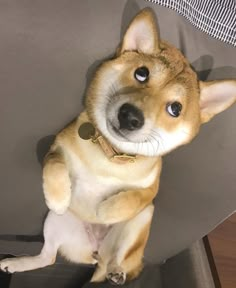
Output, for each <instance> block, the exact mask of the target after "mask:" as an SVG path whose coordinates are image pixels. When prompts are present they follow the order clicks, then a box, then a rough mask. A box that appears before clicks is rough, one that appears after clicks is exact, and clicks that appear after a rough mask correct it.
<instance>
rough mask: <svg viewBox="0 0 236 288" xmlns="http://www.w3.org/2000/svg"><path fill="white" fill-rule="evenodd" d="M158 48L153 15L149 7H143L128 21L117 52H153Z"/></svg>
mask: <svg viewBox="0 0 236 288" xmlns="http://www.w3.org/2000/svg"><path fill="white" fill-rule="evenodd" d="M159 50H160V48H159V35H158V32H157V25H156V19H155V16H154V14H153V12H152V10H151V9H150V8H145V9H143V10H142V11H141V12H140V13H138V14H137V15H136V16H135V17H134V19H133V20H132V22H131V23H130V25H129V27H128V29H127V31H126V33H125V36H124V38H123V42H122V45H121V49H120V51H119V52H120V53H123V52H125V51H138V52H142V53H145V54H153V53H156V52H158V51H159Z"/></svg>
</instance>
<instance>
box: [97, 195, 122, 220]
mask: <svg viewBox="0 0 236 288" xmlns="http://www.w3.org/2000/svg"><path fill="white" fill-rule="evenodd" d="M117 212H118V213H117ZM97 218H98V220H99V221H101V222H102V223H104V224H112V223H115V222H119V218H120V209H118V210H117V209H116V207H115V202H114V201H113V199H108V200H105V201H103V202H102V203H100V204H99V206H98V209H97Z"/></svg>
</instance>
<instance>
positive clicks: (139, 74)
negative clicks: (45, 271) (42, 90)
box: [0, 9, 236, 285]
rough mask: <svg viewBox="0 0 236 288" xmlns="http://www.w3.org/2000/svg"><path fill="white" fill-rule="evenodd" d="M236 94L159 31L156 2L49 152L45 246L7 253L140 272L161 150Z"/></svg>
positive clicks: (18, 266) (186, 138)
mask: <svg viewBox="0 0 236 288" xmlns="http://www.w3.org/2000/svg"><path fill="white" fill-rule="evenodd" d="M235 101H236V81H235V80H221V81H210V82H201V81H199V80H198V79H197V76H196V73H195V72H194V71H193V70H192V68H191V66H190V64H189V63H188V61H187V60H186V59H185V58H184V56H183V55H182V54H181V52H180V51H179V50H178V49H176V48H175V47H173V46H172V45H170V44H169V43H167V42H165V41H161V40H160V37H159V34H158V32H157V27H156V21H155V17H154V15H153V13H152V11H151V10H150V9H144V10H142V11H141V12H140V13H139V14H138V15H137V16H136V17H135V18H134V19H133V21H132V22H131V24H130V25H129V27H128V29H127V31H126V33H125V35H124V38H123V40H122V43H121V44H120V46H119V48H118V49H117V51H116V55H115V56H114V58H113V59H110V60H108V61H105V62H104V63H103V64H102V65H101V66H100V67H99V68H98V70H97V72H96V74H95V76H94V78H93V80H92V82H91V84H90V86H89V88H88V91H87V96H86V105H85V106H86V107H85V110H84V111H83V112H82V113H81V114H80V115H79V117H78V118H77V119H76V120H75V121H74V122H72V123H71V124H70V125H69V126H67V127H66V128H65V129H63V130H62V131H61V132H60V133H59V134H58V135H57V137H56V140H55V142H54V144H53V145H52V146H51V149H50V151H49V152H48V154H47V155H46V157H45V161H44V167H43V190H44V195H45V200H46V203H47V205H48V207H49V209H50V212H49V214H48V216H47V219H46V221H45V225H44V239H45V243H44V247H43V249H42V251H41V253H40V254H39V255H37V256H27V257H17V258H11V259H4V260H2V261H1V262H0V268H1V270H3V271H6V272H10V273H14V272H22V271H27V270H31V269H37V268H41V267H45V266H47V265H52V264H53V263H54V262H55V259H56V255H57V252H58V251H59V252H60V253H61V254H62V255H64V256H65V257H66V258H67V259H68V260H69V261H72V262H75V263H88V264H97V268H96V271H95V273H94V276H93V278H92V281H104V280H105V279H108V280H109V281H110V282H112V283H114V284H118V285H121V284H124V283H125V281H126V280H130V279H133V278H135V277H137V276H138V275H139V273H140V271H141V269H142V257H143V252H144V248H145V245H146V242H147V239H148V235H149V229H150V225H151V220H152V215H153V210H154V207H153V204H152V201H153V199H154V198H155V196H156V194H157V191H158V186H159V181H160V173H161V158H162V156H163V155H165V154H166V153H168V152H170V151H172V150H173V149H175V148H177V147H179V146H180V145H184V144H187V143H189V142H190V141H191V140H192V139H193V138H194V137H195V136H196V135H197V134H198V131H199V128H200V126H201V124H202V123H205V122H207V121H209V120H210V119H211V118H212V117H213V116H214V115H216V114H218V113H220V112H222V111H223V110H225V109H226V108H228V107H230V106H231V105H232V104H233V103H234V102H235Z"/></svg>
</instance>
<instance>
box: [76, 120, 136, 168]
mask: <svg viewBox="0 0 236 288" xmlns="http://www.w3.org/2000/svg"><path fill="white" fill-rule="evenodd" d="M78 133H79V136H80V138H82V139H84V140H91V141H92V142H93V143H96V144H99V145H100V147H101V148H102V150H103V152H104V154H105V155H106V156H107V157H108V158H109V159H110V160H111V161H112V162H115V163H118V164H126V163H134V162H135V159H136V156H135V155H129V154H124V153H121V152H119V151H118V149H116V148H114V147H113V146H111V144H110V143H109V142H108V141H107V140H106V138H105V137H104V136H102V135H101V134H100V133H99V132H98V130H96V129H95V127H94V126H93V124H92V123H90V122H85V123H83V124H81V125H80V127H79V130H78Z"/></svg>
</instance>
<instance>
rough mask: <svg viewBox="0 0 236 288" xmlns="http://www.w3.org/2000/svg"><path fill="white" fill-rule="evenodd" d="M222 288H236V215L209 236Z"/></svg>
mask: <svg viewBox="0 0 236 288" xmlns="http://www.w3.org/2000/svg"><path fill="white" fill-rule="evenodd" d="M208 241H209V245H210V248H211V253H212V256H213V259H214V263H215V268H216V270H217V273H218V277H219V280H220V284H221V287H222V288H236V213H235V214H233V215H232V216H231V217H229V218H228V219H227V220H225V221H224V222H223V223H222V224H220V225H219V226H218V227H217V228H216V229H215V230H213V231H212V232H211V233H210V234H209V235H208Z"/></svg>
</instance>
